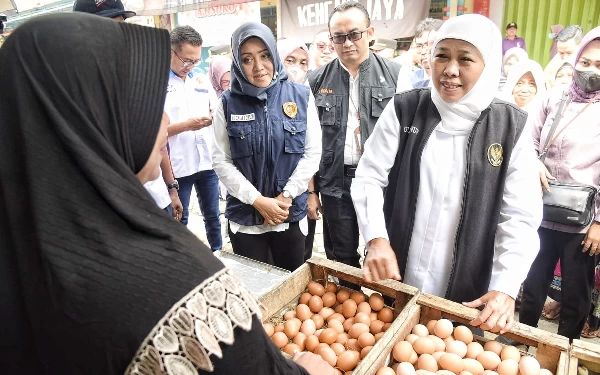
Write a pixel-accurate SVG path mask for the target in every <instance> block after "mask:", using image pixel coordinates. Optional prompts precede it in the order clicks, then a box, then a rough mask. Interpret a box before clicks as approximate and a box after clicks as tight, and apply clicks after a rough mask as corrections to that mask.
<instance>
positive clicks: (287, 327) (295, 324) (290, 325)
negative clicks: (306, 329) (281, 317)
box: [283, 318, 302, 339]
mask: <svg viewBox="0 0 600 375" xmlns="http://www.w3.org/2000/svg"><path fill="white" fill-rule="evenodd" d="M301 324H302V323H300V320H298V319H296V318H294V319H291V320H288V321H287V322H285V323H284V324H283V333H285V335H286V336H287V337H288V338H290V339H293V338H294V337H295V336H296V335H297V334H298V331H300V326H301Z"/></svg>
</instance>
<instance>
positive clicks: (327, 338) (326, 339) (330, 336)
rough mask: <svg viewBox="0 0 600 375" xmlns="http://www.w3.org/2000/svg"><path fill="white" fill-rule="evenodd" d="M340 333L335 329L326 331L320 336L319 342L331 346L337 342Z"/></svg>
mask: <svg viewBox="0 0 600 375" xmlns="http://www.w3.org/2000/svg"><path fill="white" fill-rule="evenodd" d="M337 337H338V333H337V331H336V330H335V329H333V328H327V329H324V330H323V332H321V334H320V335H319V341H320V342H323V343H325V344H328V345H331V344H333V343H334V342H335V340H337Z"/></svg>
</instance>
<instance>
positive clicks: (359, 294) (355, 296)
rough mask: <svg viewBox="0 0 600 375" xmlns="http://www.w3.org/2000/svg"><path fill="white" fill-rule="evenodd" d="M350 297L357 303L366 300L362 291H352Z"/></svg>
mask: <svg viewBox="0 0 600 375" xmlns="http://www.w3.org/2000/svg"><path fill="white" fill-rule="evenodd" d="M350 298H352V299H353V300H354V302H356V304H357V305H358V304H359V303H361V302H365V301H366V300H367V295H366V294H364V293H363V292H353V293H352V294H350Z"/></svg>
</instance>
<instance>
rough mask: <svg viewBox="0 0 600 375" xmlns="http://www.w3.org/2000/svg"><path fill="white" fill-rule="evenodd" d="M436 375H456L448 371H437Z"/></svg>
mask: <svg viewBox="0 0 600 375" xmlns="http://www.w3.org/2000/svg"><path fill="white" fill-rule="evenodd" d="M436 374H437V375H455V374H454V373H453V372H452V371H448V370H437V371H436Z"/></svg>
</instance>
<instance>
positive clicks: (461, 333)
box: [452, 326, 473, 345]
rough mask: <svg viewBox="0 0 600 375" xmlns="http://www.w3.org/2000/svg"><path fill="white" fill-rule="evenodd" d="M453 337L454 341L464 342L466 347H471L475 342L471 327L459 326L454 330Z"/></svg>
mask: <svg viewBox="0 0 600 375" xmlns="http://www.w3.org/2000/svg"><path fill="white" fill-rule="evenodd" d="M452 336H454V339H456V340H458V341H462V342H464V343H465V345H469V344H470V343H472V342H473V332H471V330H470V329H469V327H465V326H457V327H456V328H454V333H453V334H452Z"/></svg>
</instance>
